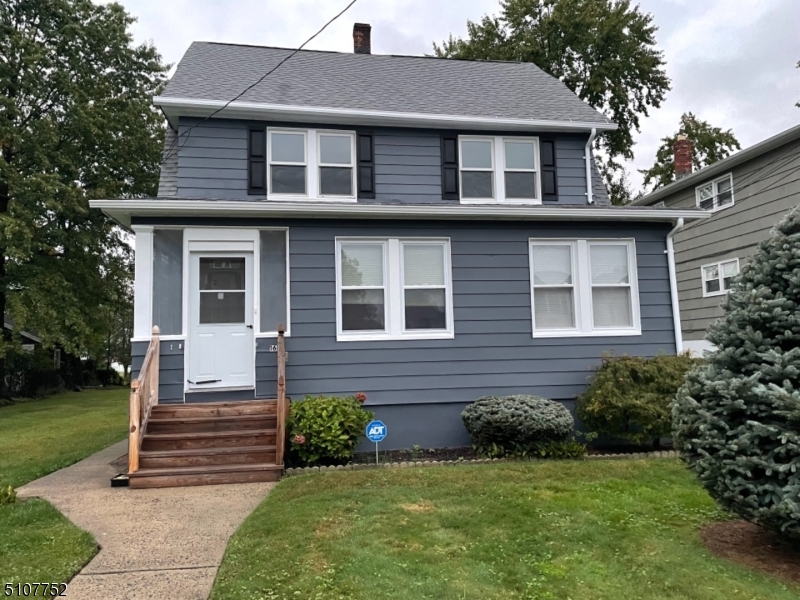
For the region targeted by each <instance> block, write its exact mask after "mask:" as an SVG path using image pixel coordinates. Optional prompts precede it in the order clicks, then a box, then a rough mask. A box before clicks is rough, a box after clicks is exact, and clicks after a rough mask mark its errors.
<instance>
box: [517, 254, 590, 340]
mask: <svg viewBox="0 0 800 600" xmlns="http://www.w3.org/2000/svg"><path fill="white" fill-rule="evenodd" d="M534 246H569V249H570V265H571V267H572V285H571V287H572V314H573V315H574V319H575V326H574V327H566V328H547V329H536V310H535V307H534V295H535V294H534V292H535V290H536V289H537V288H539V289H542V288H566V287H570V286H567V285H536V284H535V283H534V281H533V273H534V268H533V247H534ZM528 260H529V262H530V277H531V323H533V333H534V337H556V336H558V337H561V336H563V335H579V334H580V333H581V317H582V315H581V311H580V310H578V305H579V302H578V293H579V290H578V288H579V287H580V280H579V278H578V241H577V240H536V239H531V240H530V243H529V244H528Z"/></svg>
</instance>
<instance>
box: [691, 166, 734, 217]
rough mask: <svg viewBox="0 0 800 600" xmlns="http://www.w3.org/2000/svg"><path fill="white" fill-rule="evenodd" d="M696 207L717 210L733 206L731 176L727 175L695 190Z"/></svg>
mask: <svg viewBox="0 0 800 600" xmlns="http://www.w3.org/2000/svg"><path fill="white" fill-rule="evenodd" d="M695 196H696V201H697V206H698V207H700V208H703V209H706V210H712V211H714V210H719V209H721V208H726V207H728V206H733V175H732V174H731V173H728V174H727V175H723V176H722V177H720V178H718V179H715V180H714V181H709V182H708V183H704V184H703V185H698V186H697V187H696V188H695Z"/></svg>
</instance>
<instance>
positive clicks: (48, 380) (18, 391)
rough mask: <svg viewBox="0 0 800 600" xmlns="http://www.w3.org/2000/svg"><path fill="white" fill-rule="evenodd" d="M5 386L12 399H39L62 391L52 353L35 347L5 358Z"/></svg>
mask: <svg viewBox="0 0 800 600" xmlns="http://www.w3.org/2000/svg"><path fill="white" fill-rule="evenodd" d="M6 386H7V387H8V393H9V394H10V395H11V396H12V397H23V398H41V397H43V396H47V395H50V394H55V393H57V392H59V391H61V390H62V389H64V380H63V379H62V378H61V375H60V374H59V372H58V371H57V370H56V369H54V368H53V354H52V351H49V350H45V349H44V348H42V347H41V346H37V347H36V348H35V349H34V351H33V352H24V351H20V352H14V353H10V354H9V355H8V356H7V357H6Z"/></svg>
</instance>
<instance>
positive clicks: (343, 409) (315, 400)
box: [286, 392, 375, 465]
mask: <svg viewBox="0 0 800 600" xmlns="http://www.w3.org/2000/svg"><path fill="white" fill-rule="evenodd" d="M366 399H367V395H366V394H365V393H363V392H359V393H357V394H354V395H353V396H347V397H345V398H337V397H332V396H328V397H324V396H320V397H313V396H306V399H305V400H303V401H301V402H293V403H292V410H291V412H290V413H289V418H288V420H287V422H286V428H287V431H288V433H289V437H288V439H289V442H290V444H289V451H290V456H289V462H291V463H293V464H294V463H300V464H303V465H318V464H321V465H331V464H342V463H343V462H345V461H347V460H348V459H349V458H350V457H352V456H353V452H354V451H355V448H356V446H357V445H358V442H359V440H360V439H361V437H362V436H364V430H365V428H366V426H367V423H369V422H370V421H371V420H372V419H373V418H374V416H375V415H374V414H373V413H371V412H370V411H368V410H366V409H364V407H363V406H362V404H363V403H364V401H365V400H366Z"/></svg>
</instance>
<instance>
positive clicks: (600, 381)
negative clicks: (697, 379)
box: [577, 353, 699, 447]
mask: <svg viewBox="0 0 800 600" xmlns="http://www.w3.org/2000/svg"><path fill="white" fill-rule="evenodd" d="M698 362H699V360H698V359H696V358H692V357H691V356H690V355H689V354H688V353H684V354H679V355H677V356H675V355H663V356H656V357H654V358H643V357H638V356H605V357H604V358H603V362H602V365H601V366H600V368H599V369H598V370H597V372H596V373H595V375H594V377H593V378H592V381H591V383H590V384H589V388H588V389H587V390H586V392H584V393H583V394H581V395H580V396H579V397H578V400H577V414H578V417H580V419H581V421H583V424H584V425H585V426H586V427H587V428H588V429H589V430H590V431H592V432H593V433H596V434H600V435H605V436H608V437H611V438H614V439H620V440H626V441H629V442H633V443H636V444H644V443H653V444H654V445H655V446H656V447H657V446H658V440H659V439H660V438H662V437H669V436H670V435H671V428H672V413H671V410H672V409H671V407H672V402H673V401H674V399H675V394H676V393H677V391H678V388H680V387H681V385H683V381H684V378H685V377H686V373H687V372H688V371H689V370H690V369H691V368H692V367H694V366H695V365H696V364H697V363H698Z"/></svg>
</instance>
